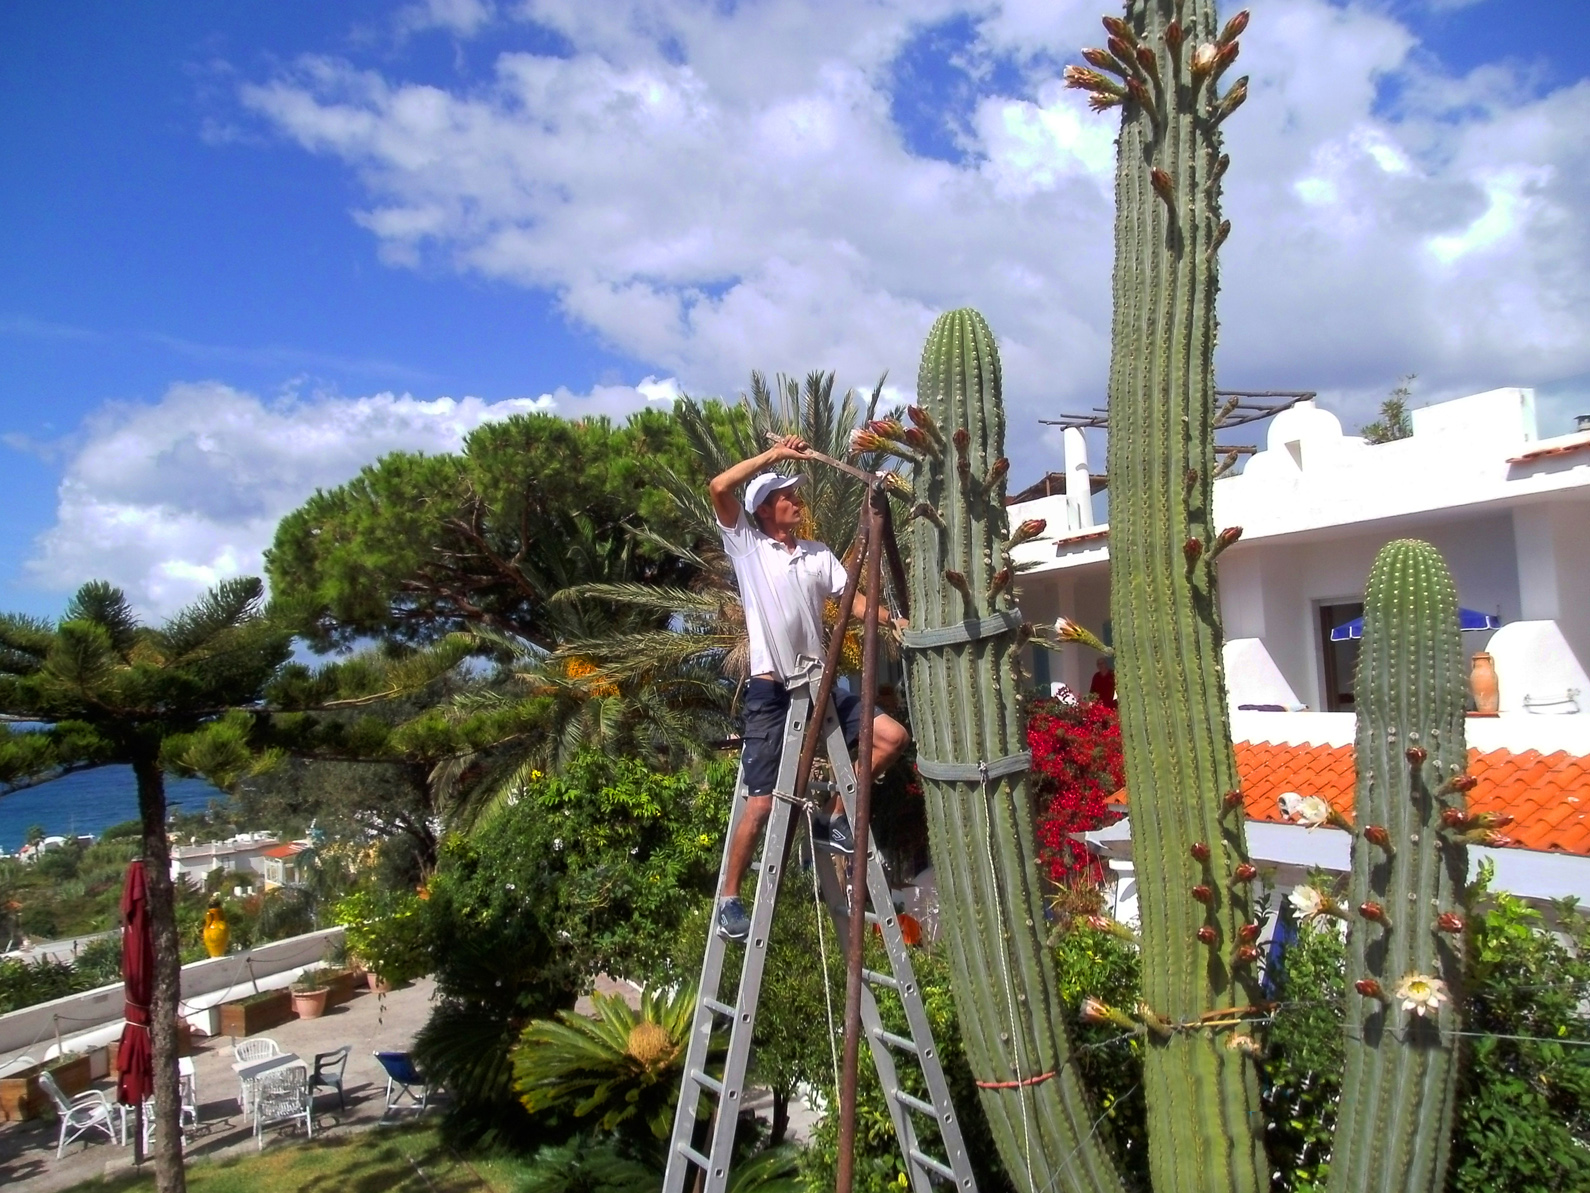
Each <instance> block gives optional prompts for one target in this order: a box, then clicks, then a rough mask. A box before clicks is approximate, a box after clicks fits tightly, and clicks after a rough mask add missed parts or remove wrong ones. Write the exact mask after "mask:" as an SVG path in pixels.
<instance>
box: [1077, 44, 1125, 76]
mask: <svg viewBox="0 0 1590 1193" xmlns="http://www.w3.org/2000/svg"><path fill="white" fill-rule="evenodd" d="M1082 56H1083V57H1084V58H1086V59H1087V60H1088V65H1090V66H1096V67H1098V68H1099V69H1100V70H1107V71H1109V72H1111V73H1112V74H1117V75H1120V76H1121V77H1123V78H1124V77H1126V75H1128V74H1129V73H1131V72H1130V70H1129V68H1128V67H1127V66H1126V65H1125V64H1124V63H1122V62H1121V61H1120V60H1119V59H1118V58H1116V56H1115V55H1114V54H1112V53H1110V52H1109V51H1108V50H1083V51H1082Z"/></svg>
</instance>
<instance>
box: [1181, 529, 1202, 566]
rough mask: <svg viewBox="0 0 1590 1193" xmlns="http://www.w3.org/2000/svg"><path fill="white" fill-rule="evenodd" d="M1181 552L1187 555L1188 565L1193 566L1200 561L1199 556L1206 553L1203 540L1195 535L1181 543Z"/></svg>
mask: <svg viewBox="0 0 1590 1193" xmlns="http://www.w3.org/2000/svg"><path fill="white" fill-rule="evenodd" d="M1181 553H1182V554H1183V555H1185V556H1186V557H1187V565H1188V566H1189V567H1191V566H1192V565H1193V564H1195V563H1197V562H1198V557H1199V556H1200V555H1202V554H1203V553H1204V544H1203V540H1202V539H1200V538H1198V537H1197V536H1194V537H1192V538H1190V539H1188V540H1187V541H1186V542H1185V543H1183V544H1182V545H1181Z"/></svg>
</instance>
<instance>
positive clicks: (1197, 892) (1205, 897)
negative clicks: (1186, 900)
mask: <svg viewBox="0 0 1590 1193" xmlns="http://www.w3.org/2000/svg"><path fill="white" fill-rule="evenodd" d="M1192 897H1193V898H1194V899H1197V900H1198V902H1200V903H1203V904H1205V905H1208V904H1209V903H1211V902H1213V900H1214V897H1215V893H1214V892H1213V891H1212V890H1210V889H1209V888H1208V887H1206V886H1205V885H1204V884H1203V883H1201V882H1200V883H1199V884H1198V885H1197V886H1195V887H1193V889H1192Z"/></svg>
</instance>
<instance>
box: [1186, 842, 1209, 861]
mask: <svg viewBox="0 0 1590 1193" xmlns="http://www.w3.org/2000/svg"><path fill="white" fill-rule="evenodd" d="M1188 852H1189V853H1191V854H1192V855H1193V857H1195V858H1196V859H1197V860H1198V861H1200V862H1207V861H1208V860H1209V846H1207V845H1205V844H1204V843H1203V842H1202V841H1194V842H1193V843H1192V848H1191V849H1189V850H1188Z"/></svg>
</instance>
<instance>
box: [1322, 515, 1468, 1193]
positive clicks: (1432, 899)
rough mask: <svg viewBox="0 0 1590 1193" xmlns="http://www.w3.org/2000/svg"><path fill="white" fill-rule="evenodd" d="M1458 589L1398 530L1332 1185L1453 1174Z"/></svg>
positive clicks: (1371, 738) (1459, 932)
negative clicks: (1449, 1168) (1450, 1158)
mask: <svg viewBox="0 0 1590 1193" xmlns="http://www.w3.org/2000/svg"><path fill="white" fill-rule="evenodd" d="M1465 691H1466V685H1465V681H1464V674H1463V650H1462V646H1461V644H1460V641H1459V638H1458V605H1457V590H1456V589H1455V588H1454V587H1453V585H1452V577H1451V575H1450V574H1449V573H1448V571H1447V568H1446V564H1445V562H1444V561H1443V560H1442V558H1441V555H1440V553H1439V552H1437V551H1436V549H1435V548H1434V547H1432V546H1430V545H1429V544H1428V543H1421V542H1415V541H1412V540H1402V541H1399V542H1394V543H1388V544H1387V545H1386V546H1385V547H1384V548H1382V550H1381V552H1380V554H1379V555H1377V556H1376V557H1375V563H1374V567H1373V568H1372V569H1371V571H1370V573H1369V585H1368V590H1367V592H1366V595H1365V598H1364V638H1363V647H1362V650H1361V651H1360V653H1359V656H1358V678H1357V682H1356V683H1355V684H1354V687H1353V693H1354V696H1355V697H1356V701H1357V709H1358V736H1357V740H1356V742H1355V745H1354V749H1355V751H1356V757H1357V767H1358V791H1357V803H1356V808H1355V812H1354V817H1355V820H1356V822H1357V831H1358V839H1356V840H1355V841H1354V842H1353V870H1352V878H1351V885H1350V888H1349V891H1350V897H1349V900H1348V908H1347V910H1348V914H1349V916H1350V917H1351V918H1352V920H1353V921H1355V922H1354V924H1353V927H1352V929H1351V932H1350V934H1349V937H1348V948H1347V976H1348V979H1349V981H1350V983H1351V985H1350V987H1349V989H1348V992H1347V1019H1346V1045H1347V1067H1346V1074H1345V1079H1344V1081H1343V1085H1342V1101H1341V1113H1340V1116H1339V1119H1338V1128H1337V1133H1336V1146H1335V1149H1334V1152H1333V1154H1332V1157H1331V1188H1332V1189H1333V1190H1340V1191H1341V1193H1348V1191H1351V1193H1362V1191H1363V1190H1399V1191H1407V1193H1415V1191H1425V1190H1435V1189H1439V1188H1441V1187H1442V1182H1443V1179H1444V1176H1445V1172H1446V1163H1447V1154H1448V1150H1449V1144H1450V1140H1451V1135H1452V1114H1453V1102H1454V1099H1455V1095H1456V1088H1457V1085H1456V1083H1457V1049H1456V1039H1455V1036H1454V1033H1455V1032H1456V1031H1457V1030H1458V1027H1459V1022H1458V1005H1459V998H1460V992H1459V986H1458V984H1459V982H1460V980H1461V978H1462V973H1463V918H1462V913H1461V911H1460V909H1459V906H1458V901H1459V899H1460V897H1461V895H1462V893H1463V887H1464V883H1465V881H1466V880H1467V878H1468V848H1467V844H1466V842H1467V840H1469V839H1476V840H1483V839H1485V838H1486V836H1487V834H1490V833H1492V832H1493V831H1494V827H1493V823H1491V822H1482V819H1481V818H1471V817H1470V816H1469V815H1468V813H1467V811H1466V807H1465V804H1466V799H1465V795H1464V793H1465V792H1466V791H1467V790H1468V788H1469V787H1470V786H1472V782H1471V781H1470V780H1469V779H1468V778H1467V777H1466V776H1465V774H1464V772H1465V770H1466V769H1467V766H1468V747H1467V744H1466V743H1465V741H1464V736H1463V697H1464V692H1465Z"/></svg>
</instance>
